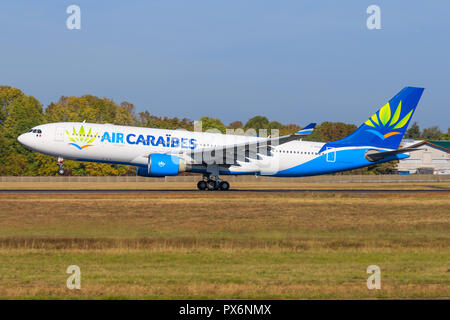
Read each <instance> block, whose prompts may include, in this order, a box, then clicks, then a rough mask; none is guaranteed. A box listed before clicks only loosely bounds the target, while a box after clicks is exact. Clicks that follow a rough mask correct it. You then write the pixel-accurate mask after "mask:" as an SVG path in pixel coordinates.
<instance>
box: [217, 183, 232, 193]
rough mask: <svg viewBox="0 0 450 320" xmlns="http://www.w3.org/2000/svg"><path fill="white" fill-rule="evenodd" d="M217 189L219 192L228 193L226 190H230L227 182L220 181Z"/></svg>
mask: <svg viewBox="0 0 450 320" xmlns="http://www.w3.org/2000/svg"><path fill="white" fill-rule="evenodd" d="M219 188H220V190H222V191H228V190H230V184H229V183H228V181H222V182H221V183H220V184H219Z"/></svg>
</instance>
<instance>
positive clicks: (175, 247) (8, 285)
mask: <svg viewBox="0 0 450 320" xmlns="http://www.w3.org/2000/svg"><path fill="white" fill-rule="evenodd" d="M383 185H384V184H383ZM449 195H450V193H438V194H437V193H428V194H426V193H418V194H392V193H382V194H362V195H361V194H333V193H326V194H319V193H318V194H301V193H208V192H204V193H198V194H195V195H193V194H189V193H188V194H184V193H164V194H161V193H155V194H139V193H135V194H117V195H113V194H78V195H77V194H73V195H68V194H67V195H52V194H44V195H32V194H29V195H23V194H8V195H7V194H0V234H1V237H0V275H1V276H0V296H3V297H41V298H46V297H65V298H70V297H90V298H92V297H94V298H95V297H120V298H123V297H134V298H145V297H146V298H205V297H206V298H251V297H254V298H258V297H259V298H276V297H281V298H318V297H323V298H355V297H369V298H370V297H449V296H450V294H449V292H450V234H449V230H450V206H449V204H450V202H449ZM70 264H78V265H80V267H81V269H82V290H81V291H76V292H73V291H69V290H67V289H66V288H65V279H66V277H67V276H68V275H66V274H65V268H67V266H68V265H70ZM370 264H378V265H380V267H381V269H382V272H383V278H382V279H383V280H382V290H381V291H377V292H376V293H374V292H372V291H369V290H367V288H366V286H365V280H366V278H367V276H368V275H366V273H365V269H366V268H367V266H368V265H370Z"/></svg>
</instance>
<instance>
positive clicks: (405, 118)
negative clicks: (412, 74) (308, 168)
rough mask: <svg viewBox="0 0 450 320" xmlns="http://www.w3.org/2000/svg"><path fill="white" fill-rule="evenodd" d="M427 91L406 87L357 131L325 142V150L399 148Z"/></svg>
mask: <svg viewBox="0 0 450 320" xmlns="http://www.w3.org/2000/svg"><path fill="white" fill-rule="evenodd" d="M423 90H424V89H423V88H414V87H405V88H403V90H402V91H400V92H399V93H398V94H397V95H396V96H395V97H393V98H392V99H391V100H389V102H388V103H386V104H385V105H384V106H383V107H382V108H381V109H380V110H378V111H377V112H376V113H375V114H374V115H373V116H371V117H370V118H369V119H368V120H367V121H366V122H364V123H363V124H362V125H361V126H360V127H359V128H358V129H356V131H355V132H353V133H352V134H350V135H349V136H347V137H345V138H343V139H340V140H337V141H333V142H329V143H327V144H325V145H324V146H323V148H322V149H323V150H325V149H327V148H330V147H331V148H338V147H349V146H372V147H377V148H386V149H397V148H398V146H399V145H400V142H401V141H402V138H403V135H404V134H405V131H406V129H407V128H408V124H409V122H410V120H411V118H412V116H413V114H414V110H416V106H417V104H418V102H419V100H420V97H421V96H422V92H423ZM321 151H322V150H321Z"/></svg>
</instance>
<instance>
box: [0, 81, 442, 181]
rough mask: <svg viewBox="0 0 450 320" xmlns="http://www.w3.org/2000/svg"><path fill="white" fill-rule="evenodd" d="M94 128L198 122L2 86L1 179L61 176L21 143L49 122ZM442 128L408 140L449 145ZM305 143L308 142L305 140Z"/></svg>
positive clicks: (207, 121) (86, 169)
mask: <svg viewBox="0 0 450 320" xmlns="http://www.w3.org/2000/svg"><path fill="white" fill-rule="evenodd" d="M84 120H85V121H86V122H94V123H111V124H117V125H129V126H139V127H150V128H161V129H179V128H182V129H186V130H190V131H192V130H193V129H194V122H193V121H192V120H190V119H187V118H182V119H180V118H177V117H174V118H170V117H158V116H155V115H152V114H151V113H150V112H149V111H148V110H146V111H143V112H139V113H137V112H136V110H135V107H134V105H133V104H132V103H130V102H127V101H124V102H121V103H120V104H117V103H116V102H114V101H113V100H111V99H108V98H99V97H96V96H93V95H83V96H81V97H65V96H63V97H61V98H60V99H59V100H58V101H57V102H52V103H50V104H49V105H48V106H47V107H46V108H43V106H42V104H41V103H40V102H39V101H38V100H37V99H36V98H34V97H32V96H27V95H26V94H24V93H23V92H22V91H21V90H19V89H17V88H13V87H10V86H0V175H15V176H18V175H27V176H48V175H56V174H57V165H56V160H55V158H54V157H51V156H47V155H43V154H40V153H37V152H31V151H29V150H28V149H26V148H24V147H23V146H22V145H21V144H20V143H18V141H17V137H18V136H19V135H20V134H22V133H24V132H26V131H28V130H29V129H30V128H32V127H34V126H36V125H39V124H43V123H50V122H66V121H67V122H72V121H73V122H81V121H84ZM200 120H201V121H202V128H203V130H207V129H212V128H214V129H218V130H220V131H221V132H223V133H225V132H226V130H227V129H240V128H242V129H243V130H247V129H249V128H253V129H256V130H259V129H278V130H279V133H280V135H286V134H291V133H294V132H296V131H298V130H300V129H301V127H300V126H298V125H297V124H293V123H291V124H281V123H280V122H277V121H269V119H267V117H264V116H255V117H253V118H251V119H249V120H248V121H247V122H246V123H243V122H241V121H233V122H231V123H230V124H229V125H225V124H224V123H223V122H222V121H221V120H220V119H215V118H210V117H202V118H201V119H200ZM356 128H357V127H356V126H355V125H353V124H346V123H342V122H323V123H321V124H320V125H318V126H317V127H316V130H314V131H313V133H312V134H311V135H310V136H308V138H307V140H309V141H320V142H328V141H333V140H337V139H340V138H343V137H345V136H347V135H349V134H350V133H352V132H353V131H354V130H355V129H356ZM449 136H450V134H449V133H448V132H447V133H445V134H443V133H442V132H441V131H440V130H439V128H438V127H431V128H425V129H424V130H423V131H421V130H420V128H419V126H418V125H417V123H415V124H413V125H412V126H411V128H410V129H408V131H407V133H406V137H407V138H414V139H418V138H426V139H449ZM305 140H306V139H305ZM392 168H393V165H392V164H383V165H379V166H373V167H370V168H368V169H367V168H364V169H358V171H357V172H359V173H379V172H381V173H385V172H388V171H389V170H392ZM65 169H66V172H67V174H69V175H74V176H95V175H99V176H107V175H134V174H135V169H134V168H133V167H131V166H124V165H112V164H102V163H90V162H77V161H65Z"/></svg>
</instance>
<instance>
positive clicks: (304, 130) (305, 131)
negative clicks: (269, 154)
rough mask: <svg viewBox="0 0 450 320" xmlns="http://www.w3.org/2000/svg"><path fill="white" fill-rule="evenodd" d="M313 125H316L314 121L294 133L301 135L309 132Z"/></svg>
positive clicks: (311, 130)
mask: <svg viewBox="0 0 450 320" xmlns="http://www.w3.org/2000/svg"><path fill="white" fill-rule="evenodd" d="M315 127H316V123H314V122H313V123H310V124H308V125H307V126H306V127H304V128H303V129H302V130H300V131H298V132H296V133H295V134H296V135H302V136H304V135H308V134H311V133H312V132H313V130H314V128H315Z"/></svg>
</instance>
